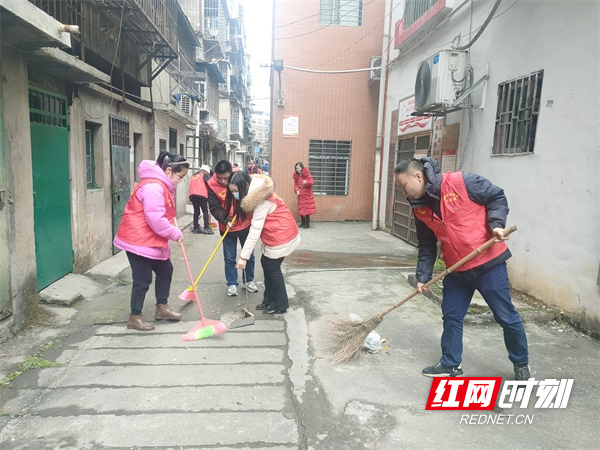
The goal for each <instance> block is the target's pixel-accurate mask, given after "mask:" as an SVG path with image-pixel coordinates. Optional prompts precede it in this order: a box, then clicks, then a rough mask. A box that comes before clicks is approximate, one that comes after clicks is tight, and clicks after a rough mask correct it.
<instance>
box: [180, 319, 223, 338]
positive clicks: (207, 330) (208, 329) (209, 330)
mask: <svg viewBox="0 0 600 450" xmlns="http://www.w3.org/2000/svg"><path fill="white" fill-rule="evenodd" d="M211 322H213V323H212V325H208V326H205V327H200V328H197V329H192V330H190V331H188V332H187V333H185V334H184V335H183V340H184V341H198V340H200V339H205V338H209V337H212V336H216V335H217V334H223V333H225V332H226V331H227V325H225V324H224V323H223V322H221V321H219V320H214V321H211Z"/></svg>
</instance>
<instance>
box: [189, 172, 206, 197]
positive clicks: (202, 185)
mask: <svg viewBox="0 0 600 450" xmlns="http://www.w3.org/2000/svg"><path fill="white" fill-rule="evenodd" d="M205 173H206V172H204V171H202V170H201V171H200V172H198V173H197V174H195V175H193V176H192V180H191V181H190V197H191V196H192V195H197V196H200V197H204V198H208V189H207V188H206V181H204V174H205Z"/></svg>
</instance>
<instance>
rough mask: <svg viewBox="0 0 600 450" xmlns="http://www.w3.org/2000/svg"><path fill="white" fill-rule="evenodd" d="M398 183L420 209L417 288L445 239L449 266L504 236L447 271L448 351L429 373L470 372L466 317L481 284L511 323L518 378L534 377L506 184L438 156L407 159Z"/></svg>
mask: <svg viewBox="0 0 600 450" xmlns="http://www.w3.org/2000/svg"><path fill="white" fill-rule="evenodd" d="M394 173H395V174H396V183H397V184H398V186H399V187H400V189H401V190H402V193H403V194H404V196H405V197H406V199H407V200H408V201H409V203H410V205H411V206H412V208H413V211H414V216H415V224H416V227H417V239H418V241H419V258H418V262H417V273H416V275H417V290H418V291H419V292H423V285H424V284H425V283H427V282H428V281H429V280H431V278H432V272H433V265H434V263H435V259H436V255H437V241H438V240H439V241H440V243H441V253H442V259H443V260H444V263H445V264H446V267H450V266H451V265H453V264H455V263H456V262H458V261H459V260H460V259H462V258H463V257H465V256H466V255H468V254H469V253H471V252H472V251H473V250H474V249H476V248H477V247H479V246H481V245H482V244H483V243H485V242H486V241H487V240H489V239H491V238H492V237H493V236H495V237H496V238H497V239H498V240H499V241H500V242H498V243H496V244H495V245H494V246H492V247H491V248H490V249H488V250H487V251H485V252H484V253H482V254H480V255H478V256H476V257H475V258H473V259H472V260H471V261H469V262H467V263H466V264H464V265H463V266H461V267H459V268H458V269H456V270H455V271H454V272H452V273H450V274H448V275H447V276H446V277H445V278H444V282H443V283H444V289H443V301H442V315H443V321H444V330H443V333H442V339H441V342H442V357H441V358H440V360H439V362H438V363H437V364H434V365H433V366H430V367H426V368H425V369H423V371H422V374H423V375H425V376H427V377H447V376H450V377H456V376H460V375H462V374H463V370H462V368H461V365H460V364H461V361H462V352H463V344H462V341H463V321H464V318H465V315H466V314H467V310H468V308H469V304H470V303H471V299H472V298H473V294H474V293H475V290H478V291H479V292H480V293H481V295H482V296H483V298H484V299H485V301H486V303H487V304H488V305H489V307H490V309H491V310H492V313H493V314H494V318H495V319H496V322H498V323H499V324H500V326H501V327H502V329H503V330H504V344H505V345H506V349H507V350H508V358H509V359H510V361H511V362H512V363H513V365H514V372H515V379H516V380H527V379H529V375H530V374H529V353H528V349H527V336H526V335H525V330H524V328H523V323H522V322H521V317H520V316H519V313H518V312H517V310H516V309H515V307H514V305H513V303H512V300H511V297H510V289H509V284H508V272H507V270H506V260H507V259H508V258H510V256H511V253H510V250H509V249H508V247H507V246H506V243H505V242H504V241H505V240H506V239H508V237H505V236H504V228H505V226H506V216H507V215H508V202H507V200H506V196H505V195H504V191H503V190H502V189H501V188H499V187H498V186H495V185H493V184H492V183H491V182H490V181H489V180H487V179H486V178H484V177H482V176H479V175H475V174H473V173H466V172H448V173H445V174H442V173H441V171H440V167H439V165H438V163H437V161H436V160H434V159H432V158H421V159H419V160H417V159H410V160H408V159H407V160H404V161H400V162H399V163H398V165H397V166H396V167H395V168H394Z"/></svg>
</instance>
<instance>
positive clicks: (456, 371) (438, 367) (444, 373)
mask: <svg viewBox="0 0 600 450" xmlns="http://www.w3.org/2000/svg"><path fill="white" fill-rule="evenodd" d="M421 373H422V374H423V375H425V376H426V377H431V378H434V377H460V376H461V375H462V374H463V373H464V372H463V370H462V369H461V368H460V366H456V367H446V366H443V365H442V364H441V363H437V364H435V365H433V366H429V367H425V368H424V369H423V370H422V371H421Z"/></svg>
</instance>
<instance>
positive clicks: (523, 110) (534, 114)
mask: <svg viewBox="0 0 600 450" xmlns="http://www.w3.org/2000/svg"><path fill="white" fill-rule="evenodd" d="M543 78H544V71H543V70H541V71H539V72H535V73H532V74H531V75H528V76H526V77H522V78H519V79H517V80H513V81H508V82H506V83H502V84H500V85H499V86H498V108H497V110H496V129H495V131H494V145H493V147H492V154H494V155H514V154H532V153H533V146H534V143H535V132H536V129H537V121H538V116H539V114H540V100H541V97H542V80H543Z"/></svg>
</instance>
